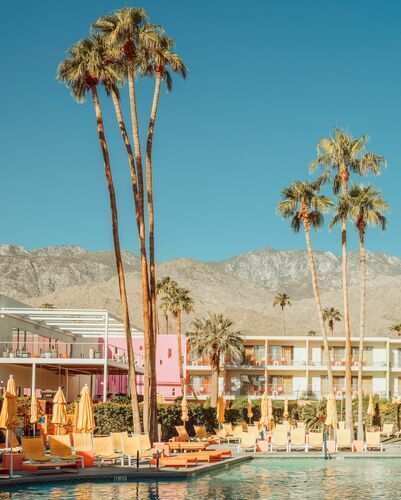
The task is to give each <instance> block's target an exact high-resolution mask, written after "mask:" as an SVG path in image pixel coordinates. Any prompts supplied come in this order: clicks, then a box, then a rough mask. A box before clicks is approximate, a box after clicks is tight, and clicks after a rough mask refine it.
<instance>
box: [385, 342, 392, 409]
mask: <svg viewBox="0 0 401 500" xmlns="http://www.w3.org/2000/svg"><path fill="white" fill-rule="evenodd" d="M386 347H387V349H386V351H387V360H386V361H387V362H386V398H387V399H390V365H391V363H390V341H389V340H388V339H387V346H386Z"/></svg>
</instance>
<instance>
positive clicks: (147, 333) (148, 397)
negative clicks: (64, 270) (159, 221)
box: [128, 67, 157, 440]
mask: <svg viewBox="0 0 401 500" xmlns="http://www.w3.org/2000/svg"><path fill="white" fill-rule="evenodd" d="M133 73H134V70H133V67H132V68H129V70H128V86H129V97H130V109H131V121H132V134H133V139H134V148H135V160H136V167H137V174H138V203H139V206H140V210H141V215H142V218H143V221H145V216H144V214H145V209H144V183H143V170H142V155H141V144H140V139H139V125H138V114H137V109H136V98H135V82H134V74H133ZM143 227H144V229H145V224H143ZM144 238H145V234H143V241H144ZM140 250H141V272H142V296H143V323H144V354H145V359H144V383H143V427H144V432H149V434H150V438H151V440H152V439H153V438H155V437H156V431H157V426H156V429H154V423H155V421H156V418H157V417H156V412H157V407H156V390H157V388H156V387H153V384H152V385H151V383H150V381H151V376H150V374H151V373H152V372H156V356H155V349H154V341H153V325H152V304H151V302H150V293H149V277H148V263H147V256H146V245H144V244H142V241H141V248H140Z"/></svg>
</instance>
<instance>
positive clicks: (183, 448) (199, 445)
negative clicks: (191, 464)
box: [179, 442, 209, 452]
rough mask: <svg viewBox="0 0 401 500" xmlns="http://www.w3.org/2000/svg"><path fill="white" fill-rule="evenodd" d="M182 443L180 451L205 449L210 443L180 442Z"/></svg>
mask: <svg viewBox="0 0 401 500" xmlns="http://www.w3.org/2000/svg"><path fill="white" fill-rule="evenodd" d="M179 445H180V448H179V449H180V451H184V452H185V451H201V450H205V449H206V448H207V447H208V446H209V443H205V442H191V443H179Z"/></svg>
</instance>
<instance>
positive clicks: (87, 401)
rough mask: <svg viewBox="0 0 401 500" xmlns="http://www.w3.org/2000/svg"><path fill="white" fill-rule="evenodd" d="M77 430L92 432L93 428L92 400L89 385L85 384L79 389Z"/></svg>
mask: <svg viewBox="0 0 401 500" xmlns="http://www.w3.org/2000/svg"><path fill="white" fill-rule="evenodd" d="M77 430H78V431H79V432H85V433H86V432H93V431H94V430H95V417H94V416H93V402H92V398H91V394H90V391H89V387H88V386H87V385H86V384H85V385H84V387H83V388H82V391H81V399H80V400H79V403H78V418H77Z"/></svg>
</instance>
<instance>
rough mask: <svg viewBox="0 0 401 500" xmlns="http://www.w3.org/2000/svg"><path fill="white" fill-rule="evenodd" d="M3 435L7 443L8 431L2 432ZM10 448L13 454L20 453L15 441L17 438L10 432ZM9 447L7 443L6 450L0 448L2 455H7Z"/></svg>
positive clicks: (20, 448)
mask: <svg viewBox="0 0 401 500" xmlns="http://www.w3.org/2000/svg"><path fill="white" fill-rule="evenodd" d="M2 432H3V434H4V435H5V436H4V437H5V439H6V441H7V434H8V435H9V433H8V431H5V430H4V431H2ZM11 446H12V448H13V453H18V452H20V451H22V447H21V445H20V443H19V441H18V439H17V436H16V435H15V433H14V431H11ZM11 446H10V443H9V442H7V448H0V451H1V452H2V453H9V452H10V450H11Z"/></svg>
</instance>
